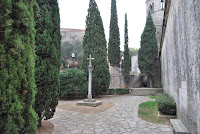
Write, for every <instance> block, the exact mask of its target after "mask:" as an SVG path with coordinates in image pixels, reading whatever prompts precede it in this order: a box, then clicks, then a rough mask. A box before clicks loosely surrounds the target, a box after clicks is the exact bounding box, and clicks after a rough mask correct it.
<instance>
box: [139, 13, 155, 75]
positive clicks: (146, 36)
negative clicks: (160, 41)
mask: <svg viewBox="0 0 200 134" xmlns="http://www.w3.org/2000/svg"><path fill="white" fill-rule="evenodd" d="M157 59H158V46H157V40H156V28H155V25H154V23H153V20H152V18H151V14H149V15H148V17H147V21H146V25H145V28H144V31H143V33H142V36H141V48H140V49H139V51H138V64H139V68H140V71H141V73H142V74H143V75H148V76H151V75H154V73H155V72H154V71H153V70H155V69H154V68H155V66H154V65H155V64H156V61H157Z"/></svg>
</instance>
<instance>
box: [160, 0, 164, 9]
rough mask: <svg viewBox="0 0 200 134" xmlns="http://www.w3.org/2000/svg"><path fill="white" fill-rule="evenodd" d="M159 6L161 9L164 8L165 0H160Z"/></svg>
mask: <svg viewBox="0 0 200 134" xmlns="http://www.w3.org/2000/svg"><path fill="white" fill-rule="evenodd" d="M160 6H161V10H164V8H165V1H164V0H161V2H160Z"/></svg>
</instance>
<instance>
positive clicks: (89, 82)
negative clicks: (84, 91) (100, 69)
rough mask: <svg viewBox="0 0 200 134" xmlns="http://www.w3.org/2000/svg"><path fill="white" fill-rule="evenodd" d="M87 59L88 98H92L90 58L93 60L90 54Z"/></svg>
mask: <svg viewBox="0 0 200 134" xmlns="http://www.w3.org/2000/svg"><path fill="white" fill-rule="evenodd" d="M87 60H89V66H88V72H89V80H88V100H92V60H94V58H92V56H91V54H90V56H89V58H87Z"/></svg>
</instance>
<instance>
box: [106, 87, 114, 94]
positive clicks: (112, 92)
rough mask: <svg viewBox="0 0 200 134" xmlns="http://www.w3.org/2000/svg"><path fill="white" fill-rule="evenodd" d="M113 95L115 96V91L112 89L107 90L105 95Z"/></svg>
mask: <svg viewBox="0 0 200 134" xmlns="http://www.w3.org/2000/svg"><path fill="white" fill-rule="evenodd" d="M113 94H115V89H113V88H109V89H108V90H107V92H106V95H113Z"/></svg>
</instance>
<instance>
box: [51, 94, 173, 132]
mask: <svg viewBox="0 0 200 134" xmlns="http://www.w3.org/2000/svg"><path fill="white" fill-rule="evenodd" d="M102 101H103V102H113V103H115V106H113V107H112V108H110V109H108V110H107V111H104V112H100V113H96V114H80V113H78V112H73V111H68V110H63V109H58V108H57V109H56V113H55V115H54V118H52V119H50V120H49V121H50V122H52V123H53V124H54V132H53V134H173V132H172V129H171V127H170V126H168V125H158V124H153V123H150V122H147V121H144V120H142V119H140V118H139V117H138V108H139V104H140V103H142V102H146V101H152V99H150V98H149V97H144V96H117V97H112V98H104V99H102ZM76 102H77V101H62V102H59V104H61V103H62V104H68V103H76Z"/></svg>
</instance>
